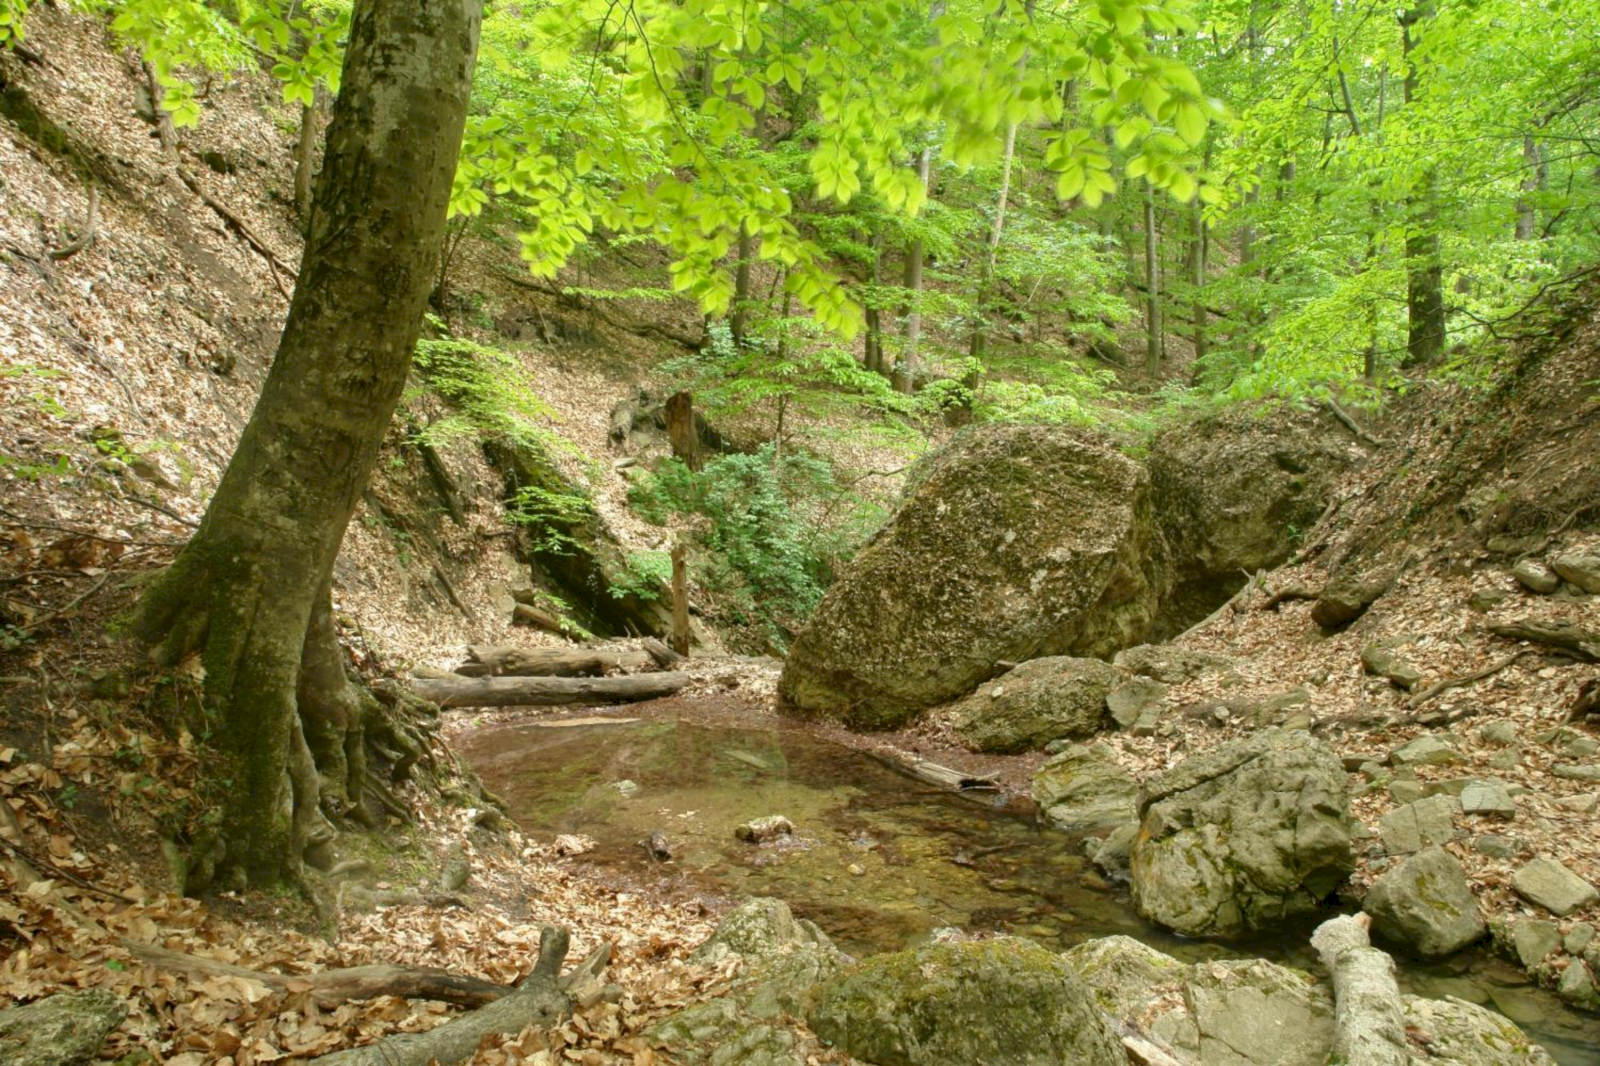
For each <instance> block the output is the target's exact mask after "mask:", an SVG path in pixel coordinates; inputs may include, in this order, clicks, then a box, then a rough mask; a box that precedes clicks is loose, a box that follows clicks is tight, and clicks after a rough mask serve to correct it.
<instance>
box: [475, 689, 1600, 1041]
mask: <svg viewBox="0 0 1600 1066" xmlns="http://www.w3.org/2000/svg"><path fill="white" fill-rule="evenodd" d="M459 750H460V751H461V752H462V754H463V755H464V756H465V757H466V758H467V760H468V761H469V762H470V763H471V764H472V766H473V768H474V769H475V770H476V771H477V772H478V774H479V775H480V776H481V777H482V778H483V780H484V783H485V784H486V785H488V786H489V788H491V789H492V790H494V791H495V792H496V793H498V794H499V795H500V796H501V797H502V798H503V799H505V801H506V802H507V804H509V806H510V809H511V814H512V816H513V817H514V818H515V819H516V820H517V822H518V823H520V824H521V825H522V826H523V827H524V828H525V829H528V830H531V831H534V832H535V833H545V834H549V833H581V834H584V835H586V836H588V837H591V838H593V839H594V840H595V841H596V847H595V848H594V850H592V851H589V852H587V853H586V854H584V855H583V856H582V857H581V858H580V859H578V860H577V861H579V862H586V863H589V864H591V866H593V867H594V868H595V869H596V871H597V872H601V873H604V874H606V875H607V876H608V877H609V878H611V879H613V880H619V881H622V882H624V883H627V884H631V885H635V886H637V887H640V888H655V889H661V890H666V891H671V892H677V893H681V894H687V895H691V896H697V897H700V898H707V899H711V900H715V901H728V902H734V901H738V900H740V899H743V898H746V897H749V896H777V897H780V898H782V899H784V900H786V901H787V902H788V903H789V904H790V906H791V907H792V908H793V909H794V911H795V913H796V914H797V915H800V916H801V917H805V918H810V919H811V920H813V921H815V922H816V923H817V924H818V925H820V926H821V927H822V928H823V929H824V930H825V931H826V932H827V933H828V935H829V936H831V937H832V938H833V939H834V941H835V942H836V943H838V945H839V946H840V947H841V948H843V949H844V950H845V951H848V952H850V953H852V954H857V955H862V954H870V953H873V952H880V951H893V950H897V949H900V948H903V947H907V946H910V945H913V944H916V943H918V942H920V941H922V940H924V939H926V938H927V936H928V935H929V933H931V932H932V930H934V929H937V928H939V927H941V926H956V927H959V928H962V929H966V930H974V931H976V930H986V931H994V932H1003V933H1012V934H1016V935H1018V936H1025V937H1029V938H1031V939H1033V940H1036V941H1038V942H1040V943H1042V944H1045V945H1047V946H1052V947H1055V948H1058V949H1064V948H1068V947H1071V946H1073V945H1075V944H1078V943H1080V942H1082V941H1084V940H1088V939H1093V938H1095V937H1102V936H1110V935H1113V934H1117V933H1122V934H1126V935H1128V936H1131V937H1135V938H1137V939H1139V940H1141V941H1143V942H1145V943H1146V944H1149V945H1151V946H1152V947H1155V948H1157V949H1159V950H1161V951H1164V952H1167V953H1168V954H1170V955H1174V956H1177V957H1179V958H1182V959H1185V960H1188V961H1191V962H1193V961H1200V960H1203V959H1207V958H1239V957H1244V956H1252V955H1253V956H1260V957H1263V958H1267V959H1271V960H1272V961H1274V962H1279V963H1283V964H1285V965H1289V966H1295V967H1298V968H1300V969H1304V970H1310V971H1313V972H1315V971H1316V969H1317V967H1316V964H1315V957H1314V955H1313V953H1312V951H1311V949H1310V945H1309V943H1308V940H1309V936H1310V933H1311V930H1312V928H1313V927H1314V926H1315V924H1316V920H1315V919H1313V920H1309V921H1307V922H1306V923H1304V925H1303V927H1297V928H1292V929H1289V930H1278V931H1276V932H1275V933H1273V934H1272V935H1270V936H1263V937H1260V938H1255V939H1243V940H1234V941H1230V942H1228V943H1226V944H1223V943H1215V942H1208V941H1197V940H1189V939H1186V938H1183V937H1178V936H1174V935H1173V934H1170V933H1166V932H1164V931H1162V930H1159V929H1157V928H1155V927H1153V926H1151V925H1149V924H1147V923H1145V922H1144V921H1142V920H1141V919H1140V918H1139V916H1138V915H1137V914H1135V913H1134V911H1133V907H1132V905H1131V904H1130V903H1129V901H1128V898H1127V894H1126V892H1125V891H1123V890H1118V891H1112V892H1106V891H1103V890H1097V889H1095V888H1091V887H1088V886H1087V885H1085V883H1084V875H1085V874H1086V873H1091V872H1092V871H1093V867H1092V866H1091V865H1090V863H1089V862H1088V860H1087V859H1085V858H1084V857H1083V856H1082V852H1081V851H1080V849H1079V846H1078V841H1076V840H1074V839H1073V838H1072V837H1069V836H1067V835H1066V834H1064V833H1061V832H1058V831H1055V830H1052V829H1048V828H1042V827H1040V826H1037V825H1035V824H1033V823H1032V822H1031V821H1030V820H1028V819H1024V818H1021V817H1018V816H1017V815H1015V814H1010V813H1006V812H1003V811H1000V810H996V809H993V808H991V807H989V806H987V805H985V804H982V803H978V802H974V801H973V800H972V799H970V798H964V797H960V796H956V795H953V794H951V793H948V792H942V791H939V790H936V789H934V788H931V787H930V786H927V785H924V784H922V783H921V782H918V781H915V780H913V779H911V778H908V777H906V776H903V775H901V774H899V773H897V772H895V771H894V770H892V769H890V768H889V767H887V766H885V765H883V764H882V763H880V762H878V761H877V760H875V759H873V758H872V757H870V756H868V755H866V754H863V753H861V752H857V751H853V750H851V749H848V748H845V747H842V746H839V745H836V744H833V743H831V742H828V741H825V740H822V739H820V738H817V737H814V736H812V735H810V734H807V733H804V732H801V731H798V730H787V729H760V730H753V729H733V728H725V727H716V728H713V727H708V726H704V725H697V724H691V723H688V722H680V721H676V720H673V719H663V718H650V719H604V718H583V719H566V720H562V719H542V720H539V721H535V722H524V723H519V724H514V725H501V726H491V727H483V728H480V729H477V730H475V731H473V732H471V733H469V734H467V735H466V736H465V737H463V738H462V741H461V742H460V745H459ZM772 814H781V815H784V816H786V817H787V818H788V819H789V820H790V821H792V822H793V823H794V826H795V835H794V836H793V837H791V838H779V839H778V840H777V841H774V842H770V843H767V844H763V845H760V846H756V845H751V844H747V843H744V842H741V841H739V840H737V839H736V838H735V837H734V828H735V827H736V826H738V825H740V824H742V823H744V822H747V821H749V820H751V819H752V818H758V817H761V816H764V815H772ZM656 831H659V832H661V833H664V834H665V835H666V837H667V839H668V841H669V842H670V844H671V847H672V850H673V855H674V858H673V860H672V861H671V862H666V863H658V862H656V861H655V860H654V859H652V858H651V856H650V855H649V854H648V852H647V851H646V849H645V848H644V847H642V846H641V841H642V840H643V839H644V838H646V837H647V836H649V835H650V834H651V833H652V832H656ZM1396 961H1397V963H1398V965H1399V968H1400V985H1401V988H1402V989H1403V990H1404V991H1406V992H1410V993H1413V994H1416V995H1424V996H1434V997H1440V996H1445V995H1453V996H1457V997H1459V998H1461V999H1465V1000H1468V1001H1469V1002H1473V1003H1479V1004H1483V1005H1485V1006H1488V1007H1491V1008H1493V1009H1495V1010H1498V1011H1500V1012H1501V1013H1502V1014H1504V1015H1506V1016H1507V1017H1509V1018H1510V1019H1512V1020H1513V1021H1515V1022H1517V1023H1518V1024H1519V1025H1521V1026H1522V1027H1523V1028H1524V1029H1525V1030H1527V1031H1528V1032H1529V1033H1530V1034H1531V1035H1532V1036H1533V1037H1534V1038H1535V1039H1536V1040H1538V1041H1539V1042H1540V1043H1542V1044H1543V1045H1544V1046H1545V1047H1546V1048H1547V1049H1548V1050H1549V1051H1550V1052H1551V1054H1552V1055H1554V1056H1555V1057H1556V1059H1557V1061H1559V1062H1561V1063H1563V1066H1568V1064H1570V1066H1579V1064H1586V1066H1589V1064H1593V1063H1595V1062H1596V1061H1600V1018H1595V1017H1592V1016H1589V1015H1585V1014H1580V1013H1577V1012H1575V1011H1572V1010H1570V1009H1568V1008H1567V1007H1566V1006H1565V1004H1563V1003H1562V1002H1561V1001H1560V1000H1559V999H1557V998H1556V997H1555V996H1554V995H1552V994H1550V993H1548V992H1545V991H1543V990H1542V989H1539V988H1538V987H1536V986H1534V985H1532V984H1531V983H1529V982H1528V980H1527V979H1526V977H1525V976H1524V975H1523V974H1522V973H1521V972H1520V971H1518V970H1517V969H1515V968H1514V967H1513V966H1512V965H1510V964H1509V963H1508V962H1505V961H1503V960H1501V959H1498V958H1495V957H1494V956H1492V955H1490V954H1489V953H1487V952H1486V951H1476V952H1463V953H1460V954H1458V955H1456V956H1453V957H1451V958H1449V959H1446V960H1444V961H1442V962H1439V963H1430V964H1420V963H1415V962H1408V961H1406V960H1404V959H1399V958H1397V960H1396Z"/></svg>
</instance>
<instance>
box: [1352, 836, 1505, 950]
mask: <svg viewBox="0 0 1600 1066" xmlns="http://www.w3.org/2000/svg"><path fill="white" fill-rule="evenodd" d="M1362 908H1363V909H1364V910H1365V911H1366V912H1367V913H1368V914H1370V915H1372V924H1373V928H1375V929H1376V930H1377V931H1378V932H1379V933H1381V934H1382V935H1383V936H1386V937H1388V938H1389V939H1391V940H1394V941H1397V942H1399V943H1402V944H1406V945H1408V946H1409V947H1411V948H1413V949H1415V950H1416V952H1417V953H1418V954H1419V955H1422V956H1424V957H1427V958H1436V957H1438V956H1440V955H1449V954H1451V953H1453V952H1456V951H1459V950H1461V949H1462V948H1464V947H1466V946H1467V945H1468V944H1471V943H1473V942H1474V941H1477V940H1480V939H1482V938H1483V935H1484V934H1485V933H1486V932H1487V931H1488V927H1487V926H1486V925H1484V921H1483V916H1482V915H1480V914H1479V913H1478V901H1477V900H1476V899H1475V898H1473V895H1472V888H1471V886H1470V885H1468V884H1467V873H1466V871H1465V870H1463V869H1462V868H1461V864H1460V863H1459V862H1457V861H1456V860H1455V857H1454V856H1452V855H1451V854H1450V853H1449V852H1447V851H1445V850H1444V849H1443V848H1439V847H1433V848H1429V849H1427V850H1426V851H1421V852H1418V853H1417V854H1415V855H1413V856H1411V857H1410V858H1408V859H1406V860H1405V861H1404V862H1402V863H1401V864H1400V865H1398V866H1396V867H1394V868H1393V869H1391V870H1389V871H1388V872H1387V873H1385V874H1384V875H1383V876H1382V877H1380V878H1378V880H1377V881H1375V882H1373V885H1372V887H1371V888H1370V889H1368V891H1367V898H1366V901H1365V902H1364V903H1363V904H1362Z"/></svg>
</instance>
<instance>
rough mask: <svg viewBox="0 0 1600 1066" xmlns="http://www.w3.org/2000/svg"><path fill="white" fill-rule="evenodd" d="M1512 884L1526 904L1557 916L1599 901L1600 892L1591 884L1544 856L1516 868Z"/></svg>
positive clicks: (1559, 916)
mask: <svg viewBox="0 0 1600 1066" xmlns="http://www.w3.org/2000/svg"><path fill="white" fill-rule="evenodd" d="M1511 887H1512V888H1514V889H1516V890H1517V895H1519V896H1521V897H1522V898H1523V899H1525V900H1527V901H1528V902H1529V903H1537V904H1538V905H1539V906H1541V907H1543V908H1544V909H1545V910H1547V911H1549V912H1551V913H1552V914H1554V915H1555V916H1556V917H1558V918H1564V917H1566V916H1567V915H1569V914H1571V913H1572V912H1573V911H1575V910H1577V909H1578V908H1579V907H1587V906H1588V905H1589V904H1591V903H1594V902H1596V901H1600V892H1596V891H1595V887H1594V886H1593V885H1591V884H1590V883H1589V882H1587V881H1585V880H1584V879H1583V878H1581V877H1579V876H1578V875H1577V874H1575V873H1573V872H1572V871H1571V870H1569V869H1567V868H1566V867H1565V866H1563V865H1562V864H1561V863H1559V862H1557V861H1556V860H1554V859H1551V858H1547V857H1545V856H1543V855H1541V856H1539V857H1538V858H1536V859H1534V860H1533V861H1531V862H1528V863H1525V864H1524V865H1523V866H1521V867H1519V868H1518V869H1517V872H1516V873H1514V874H1512V875H1511Z"/></svg>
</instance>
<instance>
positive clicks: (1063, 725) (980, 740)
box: [951, 655, 1117, 755]
mask: <svg viewBox="0 0 1600 1066" xmlns="http://www.w3.org/2000/svg"><path fill="white" fill-rule="evenodd" d="M1116 681H1117V672H1116V671H1115V670H1113V669H1112V668H1111V667H1110V666H1109V665H1108V664H1106V663H1103V662H1101V661H1100V660H1099V659H1074V658H1070V657H1068V656H1064V655H1055V656H1049V657H1046V658H1043V659H1030V660H1028V661H1027V662H1025V663H1022V664H1020V665H1018V666H1016V667H1014V668H1013V669H1011V670H1008V671H1006V672H1005V673H1004V674H1001V675H1000V676H999V677H997V678H995V679H994V680H993V681H990V682H988V683H986V684H983V685H980V686H979V687H978V690H977V691H976V692H974V693H973V694H972V695H970V696H968V697H967V698H966V699H964V700H961V701H960V702H958V703H956V704H955V705H954V706H953V707H952V708H951V718H952V720H953V721H954V723H955V731H956V734H957V735H958V736H960V737H961V739H962V740H964V741H966V743H967V744H968V745H969V746H970V747H972V748H973V749H974V750H977V751H987V752H996V753H1000V754H1007V755H1012V754H1016V753H1017V752H1022V751H1032V750H1036V749H1039V748H1042V747H1044V746H1045V745H1046V744H1048V743H1049V742H1050V741H1052V740H1056V739H1059V738H1062V737H1087V736H1092V735H1094V734H1095V733H1098V732H1099V731H1100V728H1101V726H1102V725H1104V723H1105V715H1106V694H1107V693H1108V692H1110V691H1111V686H1112V685H1114V684H1116Z"/></svg>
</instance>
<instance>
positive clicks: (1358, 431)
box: [1322, 396, 1388, 448]
mask: <svg viewBox="0 0 1600 1066" xmlns="http://www.w3.org/2000/svg"><path fill="white" fill-rule="evenodd" d="M1322 406H1323V407H1325V408H1327V410H1328V413H1329V414H1331V415H1332V416H1333V417H1334V418H1337V419H1338V420H1339V422H1340V423H1341V424H1342V425H1343V426H1344V428H1345V429H1348V430H1349V431H1350V432H1351V433H1354V434H1355V435H1356V439H1357V440H1359V441H1361V442H1362V443H1363V444H1370V445H1372V446H1373V447H1374V448H1381V447H1383V446H1384V445H1385V444H1386V443H1388V442H1387V441H1385V440H1383V439H1382V438H1381V437H1374V436H1373V435H1372V434H1371V433H1368V432H1367V431H1366V430H1364V429H1362V428H1361V426H1360V425H1359V424H1358V423H1357V422H1356V420H1355V419H1354V418H1351V417H1350V414H1349V412H1347V411H1346V410H1345V409H1344V408H1343V407H1340V406H1339V403H1338V401H1337V400H1335V399H1334V398H1333V397H1331V396H1328V397H1325V398H1324V399H1323V401H1322Z"/></svg>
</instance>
